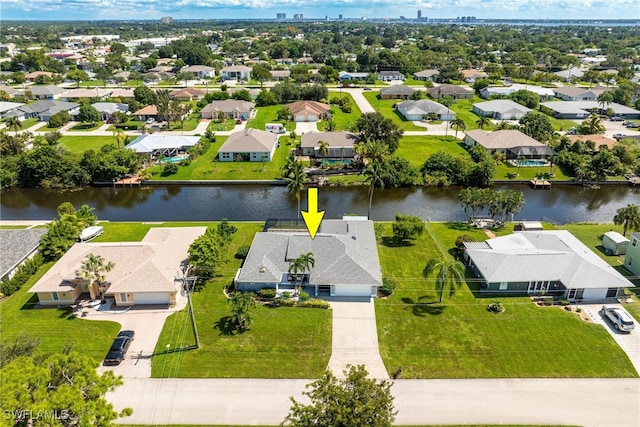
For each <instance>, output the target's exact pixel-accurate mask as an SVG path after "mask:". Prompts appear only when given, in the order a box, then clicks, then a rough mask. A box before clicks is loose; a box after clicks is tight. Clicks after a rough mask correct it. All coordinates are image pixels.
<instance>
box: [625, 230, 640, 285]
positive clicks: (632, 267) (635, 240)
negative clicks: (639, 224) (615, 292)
mask: <svg viewBox="0 0 640 427" xmlns="http://www.w3.org/2000/svg"><path fill="white" fill-rule="evenodd" d="M624 266H625V267H626V268H627V270H629V271H630V272H631V273H633V275H634V276H640V232H637V233H632V234H631V236H630V243H629V245H628V246H627V253H626V254H625V256H624Z"/></svg>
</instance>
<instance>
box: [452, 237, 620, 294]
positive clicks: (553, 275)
mask: <svg viewBox="0 0 640 427" xmlns="http://www.w3.org/2000/svg"><path fill="white" fill-rule="evenodd" d="M464 246H465V260H466V261H467V265H468V266H469V268H470V269H471V271H473V273H474V274H475V275H476V277H478V279H480V283H481V284H482V287H483V288H484V290H485V291H488V292H491V293H492V294H494V295H496V294H499V293H509V294H513V293H522V294H530V295H550V296H554V297H559V298H566V299H568V300H569V301H575V300H600V299H604V298H614V297H617V296H619V295H622V294H623V292H624V289H625V288H631V287H633V284H632V283H631V282H630V281H629V280H627V279H626V278H625V277H624V276H623V275H622V274H620V273H618V271H617V270H616V269H615V268H613V267H612V266H610V265H609V264H608V263H606V262H605V261H604V260H603V259H602V258H600V257H599V256H598V255H596V254H595V253H594V252H593V251H591V250H590V249H589V248H588V247H587V246H586V245H585V244H584V243H582V242H581V241H580V240H578V239H577V238H576V237H575V236H574V235H572V234H571V233H569V232H568V231H566V230H548V231H521V232H516V233H513V234H509V235H507V236H500V237H496V238H493V239H489V240H485V241H484V242H466V243H465V244H464Z"/></svg>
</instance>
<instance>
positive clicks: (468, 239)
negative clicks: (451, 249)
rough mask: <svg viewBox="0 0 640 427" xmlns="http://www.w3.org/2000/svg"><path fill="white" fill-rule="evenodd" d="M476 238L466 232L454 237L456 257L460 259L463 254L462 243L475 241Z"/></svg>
mask: <svg viewBox="0 0 640 427" xmlns="http://www.w3.org/2000/svg"><path fill="white" fill-rule="evenodd" d="M475 241H476V239H474V238H473V236H469V235H468V234H461V235H460V236H458V237H456V258H458V259H461V258H462V256H463V255H464V244H465V243H466V242H475Z"/></svg>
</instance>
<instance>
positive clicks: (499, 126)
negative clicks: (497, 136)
mask: <svg viewBox="0 0 640 427" xmlns="http://www.w3.org/2000/svg"><path fill="white" fill-rule="evenodd" d="M510 128H511V125H510V124H509V122H507V121H506V120H501V121H500V123H498V124H497V125H496V130H506V129H510Z"/></svg>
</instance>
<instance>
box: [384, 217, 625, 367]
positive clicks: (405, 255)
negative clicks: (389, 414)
mask: <svg viewBox="0 0 640 427" xmlns="http://www.w3.org/2000/svg"><path fill="white" fill-rule="evenodd" d="M429 228H430V230H431V233H425V234H424V235H423V236H421V237H419V238H418V239H416V240H415V241H414V242H413V244H412V245H411V246H401V247H392V246H393V245H389V246H386V245H384V244H379V245H378V250H379V254H380V262H381V265H382V271H383V277H390V278H394V279H395V280H396V281H397V284H398V287H397V288H396V291H395V292H394V294H393V295H392V296H391V297H390V298H388V299H380V300H376V303H375V304H376V319H377V325H378V339H379V342H380V354H381V356H382V358H383V360H384V362H385V365H386V367H387V370H388V371H389V372H392V371H394V370H395V369H397V368H398V367H400V366H401V367H402V375H403V378H497V377H506V378H513V377H522V378H535V377H541V378H544V377H560V378H563V377H637V373H636V372H635V370H634V369H633V367H632V365H631V363H630V361H629V359H628V358H627V356H626V354H625V353H624V352H623V351H622V350H621V349H620V348H619V347H618V346H617V344H616V343H615V342H614V341H613V339H612V338H611V337H610V336H609V334H608V333H607V332H606V331H605V330H604V328H602V327H601V326H598V325H594V324H589V323H585V322H583V321H582V320H580V319H579V317H578V315H576V314H574V313H569V312H566V311H564V310H561V309H560V308H558V307H538V306H536V305H534V304H532V303H531V301H530V299H529V298H527V297H497V296H493V297H486V296H485V295H480V294H478V296H477V297H476V296H474V292H475V291H477V290H478V287H479V285H478V284H476V283H474V281H473V279H471V280H469V279H468V280H467V284H465V285H463V286H462V287H460V288H459V289H457V292H456V293H455V295H454V296H452V297H449V296H448V295H445V298H444V301H443V303H442V304H440V303H438V295H437V293H436V291H435V289H434V281H433V279H429V280H426V279H423V278H422V274H421V271H422V269H423V268H424V266H425V265H426V262H427V260H428V259H430V258H432V257H442V256H443V255H442V254H443V252H444V253H448V252H449V250H450V249H451V248H452V247H453V246H454V244H453V243H454V241H455V237H456V236H458V235H461V234H469V235H472V236H473V237H474V238H476V240H484V239H486V236H484V235H483V233H482V232H481V231H479V230H477V229H469V228H468V227H467V226H466V225H465V224H430V227H429ZM386 230H387V235H391V225H390V224H387V225H386ZM432 236H433V237H432ZM496 300H498V301H500V302H502V304H503V305H504V307H505V308H506V310H505V312H504V313H502V314H499V315H494V314H491V313H489V312H488V311H487V310H486V307H487V305H488V304H489V303H491V302H493V301H496Z"/></svg>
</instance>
